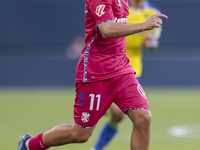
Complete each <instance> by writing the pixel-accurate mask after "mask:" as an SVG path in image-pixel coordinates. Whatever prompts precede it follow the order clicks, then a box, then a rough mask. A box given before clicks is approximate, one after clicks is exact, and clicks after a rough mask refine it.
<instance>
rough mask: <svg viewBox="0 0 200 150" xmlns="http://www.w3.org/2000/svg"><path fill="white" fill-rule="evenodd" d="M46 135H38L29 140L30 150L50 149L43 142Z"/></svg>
mask: <svg viewBox="0 0 200 150" xmlns="http://www.w3.org/2000/svg"><path fill="white" fill-rule="evenodd" d="M43 134H44V133H41V134H39V135H37V136H36V137H33V138H31V139H30V140H29V142H28V146H29V149H30V150H45V149H48V148H49V147H48V146H46V145H44V143H43V141H42V135H43Z"/></svg>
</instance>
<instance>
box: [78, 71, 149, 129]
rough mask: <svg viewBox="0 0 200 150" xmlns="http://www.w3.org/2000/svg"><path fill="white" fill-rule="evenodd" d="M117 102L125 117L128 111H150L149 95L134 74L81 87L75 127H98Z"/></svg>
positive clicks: (80, 84)
mask: <svg viewBox="0 0 200 150" xmlns="http://www.w3.org/2000/svg"><path fill="white" fill-rule="evenodd" d="M112 102H114V103H115V104H116V105H117V106H118V107H119V108H120V109H121V110H122V111H123V112H124V113H126V111H127V110H128V109H148V110H150V108H149V104H148V101H147V98H146V95H145V93H144V91H143V89H142V87H141V85H140V84H139V83H138V80H137V79H136V78H135V75H134V74H124V75H120V76H116V77H113V78H110V79H107V80H102V81H97V82H89V83H77V84H76V98H75V104H74V120H75V123H76V124H77V125H78V126H80V127H84V128H90V127H92V126H94V125H96V124H97V122H98V121H99V119H101V117H102V116H103V115H104V114H105V113H106V111H107V110H108V108H109V107H110V105H111V104H112Z"/></svg>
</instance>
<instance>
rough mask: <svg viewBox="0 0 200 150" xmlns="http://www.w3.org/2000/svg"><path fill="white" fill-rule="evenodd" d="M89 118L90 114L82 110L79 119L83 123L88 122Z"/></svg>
mask: <svg viewBox="0 0 200 150" xmlns="http://www.w3.org/2000/svg"><path fill="white" fill-rule="evenodd" d="M89 118H90V114H89V113H87V112H83V113H82V116H81V120H82V121H83V122H84V123H85V122H88V121H89Z"/></svg>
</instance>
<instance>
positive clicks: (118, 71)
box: [17, 0, 167, 150]
mask: <svg viewBox="0 0 200 150" xmlns="http://www.w3.org/2000/svg"><path fill="white" fill-rule="evenodd" d="M127 17H128V4H127V0H86V4H85V31H86V35H85V42H86V45H85V47H84V48H83V51H82V54H81V56H80V59H79V62H78V65H77V70H76V98H75V104H74V121H75V123H74V124H63V125H58V126H56V127H54V128H53V129H51V130H49V131H46V132H43V133H41V134H38V135H37V136H36V137H32V136H31V135H29V134H23V135H21V136H20V137H19V141H18V147H17V150H44V149H48V148H49V147H52V146H59V145H64V144H68V143H83V142H86V141H87V140H88V139H89V137H90V136H91V134H92V133H93V131H94V129H95V126H96V124H97V122H98V121H99V119H100V118H101V117H102V116H103V115H104V114H105V113H106V111H107V110H108V108H109V107H110V105H111V104H112V103H113V102H114V103H115V104H116V105H117V106H118V107H119V108H120V109H121V110H122V111H123V112H124V113H126V114H127V116H128V117H129V118H130V120H131V121H132V122H133V124H134V127H133V130H132V137H131V150H136V149H139V150H147V149H148V147H149V142H150V123H151V113H150V108H149V105H148V102H147V98H146V95H145V93H144V91H143V89H142V87H141V85H140V84H139V83H138V81H137V79H136V78H135V75H134V74H135V71H134V70H133V69H132V67H131V65H130V63H129V59H128V58H127V56H126V49H125V42H126V41H125V36H127V35H131V34H135V33H138V32H142V31H146V30H151V29H153V28H158V27H160V26H161V25H162V20H161V19H160V17H163V18H167V16H166V15H164V14H162V13H156V14H155V15H153V16H152V17H150V18H149V19H148V20H147V21H146V22H145V23H140V24H131V25H128V24H126V23H127Z"/></svg>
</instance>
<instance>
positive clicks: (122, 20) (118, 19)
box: [114, 17, 127, 24]
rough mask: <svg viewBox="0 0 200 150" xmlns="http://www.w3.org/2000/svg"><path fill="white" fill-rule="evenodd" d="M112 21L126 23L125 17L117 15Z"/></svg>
mask: <svg viewBox="0 0 200 150" xmlns="http://www.w3.org/2000/svg"><path fill="white" fill-rule="evenodd" d="M114 22H116V23H123V24H127V18H117V17H115V19H114Z"/></svg>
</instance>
